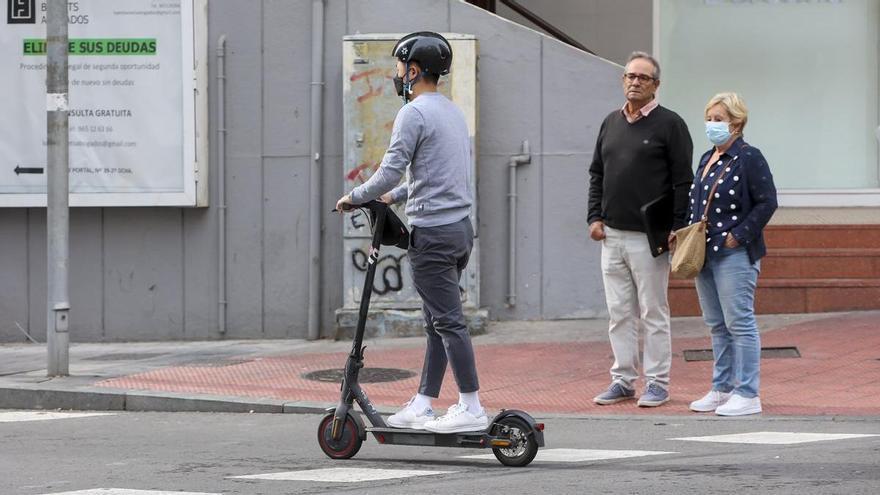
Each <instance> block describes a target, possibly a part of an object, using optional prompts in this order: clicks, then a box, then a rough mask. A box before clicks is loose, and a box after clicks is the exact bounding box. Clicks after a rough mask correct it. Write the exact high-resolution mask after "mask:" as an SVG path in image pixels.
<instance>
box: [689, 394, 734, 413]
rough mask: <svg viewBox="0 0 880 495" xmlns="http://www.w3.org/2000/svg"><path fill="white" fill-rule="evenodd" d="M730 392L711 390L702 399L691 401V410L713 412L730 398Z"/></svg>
mask: <svg viewBox="0 0 880 495" xmlns="http://www.w3.org/2000/svg"><path fill="white" fill-rule="evenodd" d="M731 395H732V394H731V393H730V392H720V391H718V390H710V391H709V393H708V394H706V395H704V396H703V398H702V399H699V400H695V401H693V402H691V406H690V407H691V411H695V412H712V411H714V410H715V409H718V407H719V406H721V405H723V404H724V403H725V402H727V400H728V399H730V396H731Z"/></svg>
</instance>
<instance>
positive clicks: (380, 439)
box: [376, 433, 385, 443]
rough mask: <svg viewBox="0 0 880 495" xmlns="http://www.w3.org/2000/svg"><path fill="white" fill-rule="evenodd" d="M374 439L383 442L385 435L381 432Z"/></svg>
mask: <svg viewBox="0 0 880 495" xmlns="http://www.w3.org/2000/svg"><path fill="white" fill-rule="evenodd" d="M376 440H377V441H378V442H379V443H385V435H383V434H381V433H380V434H378V435H376Z"/></svg>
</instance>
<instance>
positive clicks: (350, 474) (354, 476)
mask: <svg viewBox="0 0 880 495" xmlns="http://www.w3.org/2000/svg"><path fill="white" fill-rule="evenodd" d="M455 472H456V471H420V470H414V469H367V468H328V469H309V470H306V471H286V472H283V473H267V474H253V475H248V476H230V478H231V479H242V480H272V481H321V482H330V483H357V482H359V481H379V480H392V479H397V478H411V477H414V476H434V475H438V474H452V473H455Z"/></svg>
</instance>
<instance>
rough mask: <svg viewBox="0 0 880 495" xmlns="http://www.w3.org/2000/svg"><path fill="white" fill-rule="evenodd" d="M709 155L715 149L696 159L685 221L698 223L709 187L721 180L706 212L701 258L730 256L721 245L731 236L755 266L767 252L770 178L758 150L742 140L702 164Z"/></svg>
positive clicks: (771, 199) (771, 204)
mask: <svg viewBox="0 0 880 495" xmlns="http://www.w3.org/2000/svg"><path fill="white" fill-rule="evenodd" d="M714 151H715V150H714V148H713V149H710V150H709V151H707V152H705V153H704V154H703V156H702V157H701V158H700V166H699V167H698V168H697V173H696V174H695V176H694V183H693V185H691V191H690V197H689V199H688V203H689V211H688V223H695V222H699V221H700V217H701V216H702V215H703V211H704V209H705V208H706V202H707V201H708V197H709V193H710V192H711V191H712V185H713V184H715V181H716V179H719V176H720V180H719V181H718V187H717V189H716V191H715V195H714V197H713V198H712V204H711V207H710V208H709V213H708V220H709V225H708V230H707V239H706V242H707V245H706V246H707V247H706V256H707V257H709V258H712V257H716V256H724V255H726V254H730V251H731V250H730V249H729V248H726V247H724V241H725V238H726V237H727V236H728V235H732V236H733V237H734V238H735V239H736V240H737V241H738V242H739V244H740V246H742V247H745V249H746V250H748V253H749V259H750V260H751V262H752V263H754V262H756V261H758V260H759V259H761V258H762V257H764V255H765V254H767V246H766V244H765V243H764V234H763V231H764V226H766V225H767V222H769V221H770V217H772V216H773V212H774V211H776V206H777V204H776V186H775V185H774V184H773V174H771V173H770V167H769V166H768V165H767V160H765V159H764V155H763V154H761V151H760V150H759V149H758V148H753V147H751V146H749V145H748V144H747V143H746V142H745V141H743V139H742V138H739V139H737V140H736V141H734V143H733V145H731V146H730V149H728V150H727V152H726V153H724V154H722V155H721V158H720V159H719V160H716V161H715V163H707V162H708V161H709V158H710V157H711V156H712V153H713V152H714ZM706 167H709V173H708V175H706V177H705V178H703V170H705V168H706ZM722 172H723V175H721V174H722Z"/></svg>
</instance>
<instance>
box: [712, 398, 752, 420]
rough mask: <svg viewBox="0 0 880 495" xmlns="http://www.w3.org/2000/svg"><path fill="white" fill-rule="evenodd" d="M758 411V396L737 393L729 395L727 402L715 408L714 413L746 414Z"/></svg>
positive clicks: (724, 414)
mask: <svg viewBox="0 0 880 495" xmlns="http://www.w3.org/2000/svg"><path fill="white" fill-rule="evenodd" d="M759 412H761V398H760V397H752V398H747V397H743V396H742V395H738V394H733V395H731V396H730V399H728V400H727V402H725V403H724V404H722V405H720V406H718V408H717V409H715V414H717V415H719V416H746V415H749V414H758V413H759Z"/></svg>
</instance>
